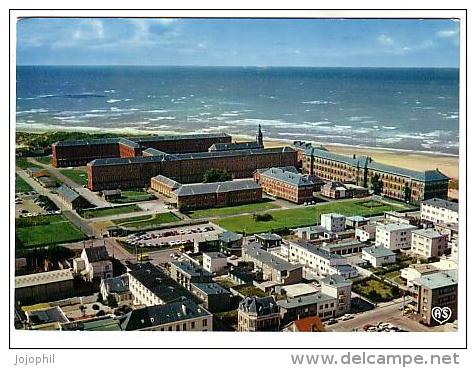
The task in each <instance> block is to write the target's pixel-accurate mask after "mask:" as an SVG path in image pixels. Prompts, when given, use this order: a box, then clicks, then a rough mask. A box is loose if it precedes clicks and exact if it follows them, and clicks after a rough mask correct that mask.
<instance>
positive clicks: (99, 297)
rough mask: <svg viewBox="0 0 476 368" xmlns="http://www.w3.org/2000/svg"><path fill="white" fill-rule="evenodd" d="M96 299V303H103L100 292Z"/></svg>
mask: <svg viewBox="0 0 476 368" xmlns="http://www.w3.org/2000/svg"><path fill="white" fill-rule="evenodd" d="M96 301H97V302H98V303H101V304H104V298H103V297H102V293H98V298H97V300H96Z"/></svg>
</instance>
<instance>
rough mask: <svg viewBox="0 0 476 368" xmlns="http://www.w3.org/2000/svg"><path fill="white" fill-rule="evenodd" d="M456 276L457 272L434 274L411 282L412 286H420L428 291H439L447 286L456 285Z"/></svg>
mask: <svg viewBox="0 0 476 368" xmlns="http://www.w3.org/2000/svg"><path fill="white" fill-rule="evenodd" d="M457 276H458V271H457V270H449V271H442V272H435V273H430V274H427V275H425V276H422V277H420V278H418V279H415V280H413V284H414V285H422V286H424V287H427V288H428V289H440V288H443V287H447V286H453V285H457V284H458V277H457Z"/></svg>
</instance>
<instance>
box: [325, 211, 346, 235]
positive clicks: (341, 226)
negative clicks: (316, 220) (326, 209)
mask: <svg viewBox="0 0 476 368" xmlns="http://www.w3.org/2000/svg"><path fill="white" fill-rule="evenodd" d="M321 226H322V227H324V228H325V229H326V230H328V231H332V232H334V233H338V232H339V231H345V216H344V215H340V214H338V213H323V214H322V215H321Z"/></svg>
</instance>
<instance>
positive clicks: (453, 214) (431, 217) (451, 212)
mask: <svg viewBox="0 0 476 368" xmlns="http://www.w3.org/2000/svg"><path fill="white" fill-rule="evenodd" d="M420 212H421V218H422V219H423V220H428V221H432V222H434V223H436V224H439V223H442V222H452V223H455V222H456V223H457V222H458V220H459V217H458V203H454V202H450V201H446V200H444V199H439V198H432V199H428V200H426V201H423V202H421V208H420Z"/></svg>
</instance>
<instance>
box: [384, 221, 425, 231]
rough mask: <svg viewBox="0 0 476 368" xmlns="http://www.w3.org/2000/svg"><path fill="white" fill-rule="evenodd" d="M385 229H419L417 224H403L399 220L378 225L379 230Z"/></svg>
mask: <svg viewBox="0 0 476 368" xmlns="http://www.w3.org/2000/svg"><path fill="white" fill-rule="evenodd" d="M379 229H380V230H383V231H399V230H413V229H417V227H416V226H413V225H409V224H401V223H398V222H391V223H389V224H385V225H378V226H377V230H379Z"/></svg>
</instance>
